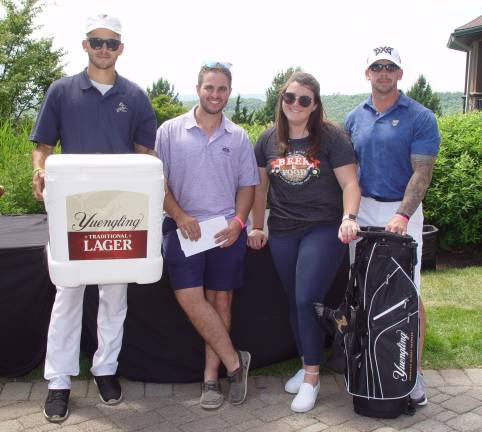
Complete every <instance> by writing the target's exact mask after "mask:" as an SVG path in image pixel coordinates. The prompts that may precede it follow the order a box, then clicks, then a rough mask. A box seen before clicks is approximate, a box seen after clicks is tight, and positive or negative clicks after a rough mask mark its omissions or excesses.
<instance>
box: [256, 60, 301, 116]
mask: <svg viewBox="0 0 482 432" xmlns="http://www.w3.org/2000/svg"><path fill="white" fill-rule="evenodd" d="M300 70H301V69H300V68H299V67H296V68H293V67H289V68H288V69H286V70H285V71H281V72H278V73H277V74H276V75H275V76H274V78H273V81H272V82H271V86H270V87H268V88H267V89H266V92H265V94H266V103H265V105H264V108H263V110H262V112H258V113H257V115H256V120H257V121H258V122H260V123H269V122H272V121H274V118H275V114H276V104H277V103H278V98H279V92H280V90H281V87H283V84H284V83H285V82H286V81H287V80H288V78H289V77H290V76H291V75H292V74H293V73H294V72H298V71H300Z"/></svg>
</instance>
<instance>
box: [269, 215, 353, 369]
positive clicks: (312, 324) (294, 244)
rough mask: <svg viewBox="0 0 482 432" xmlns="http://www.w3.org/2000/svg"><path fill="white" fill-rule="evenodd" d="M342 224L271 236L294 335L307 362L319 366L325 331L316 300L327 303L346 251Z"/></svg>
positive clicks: (275, 262)
mask: <svg viewBox="0 0 482 432" xmlns="http://www.w3.org/2000/svg"><path fill="white" fill-rule="evenodd" d="M338 227H339V225H338V224H336V225H316V226H314V227H311V228H309V229H307V230H304V231H302V232H300V233H296V234H293V235H288V236H280V235H276V234H272V233H270V236H269V246H270V249H271V254H272V256H273V262H274V264H275V267H276V270H277V272H278V275H279V277H280V279H281V282H282V284H283V287H284V289H285V290H286V292H287V294H288V300H289V306H290V322H291V328H292V330H293V335H294V337H295V341H296V345H297V347H298V352H299V354H300V356H303V358H304V363H305V364H306V365H319V364H320V362H321V358H322V353H323V348H324V344H325V333H324V331H323V329H322V328H321V327H320V325H319V323H318V321H317V318H316V316H315V313H314V310H313V302H321V303H322V302H323V299H324V298H325V295H326V293H327V292H328V290H329V288H330V286H331V284H332V282H333V280H334V278H335V276H336V273H337V271H338V268H339V266H340V264H341V262H342V259H343V256H344V254H345V252H346V248H347V246H346V245H344V244H343V243H342V242H341V241H340V240H338Z"/></svg>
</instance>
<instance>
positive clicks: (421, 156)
mask: <svg viewBox="0 0 482 432" xmlns="http://www.w3.org/2000/svg"><path fill="white" fill-rule="evenodd" d="M365 76H366V79H367V80H368V81H370V84H371V87H372V94H371V96H369V97H368V99H367V100H366V101H365V102H363V103H362V104H360V105H359V106H358V107H356V108H355V109H354V110H353V111H352V112H350V113H349V114H348V116H347V118H346V120H345V129H346V131H347V133H348V134H349V135H350V136H351V140H352V142H353V146H354V148H355V152H356V155H357V159H358V163H359V180H360V188H361V192H362V198H361V202H360V210H359V214H358V223H359V225H360V226H384V227H385V229H386V230H387V231H391V232H395V233H398V234H402V235H403V234H407V233H408V234H409V235H411V236H412V237H413V238H414V239H415V241H416V242H417V243H418V248H417V259H418V262H417V265H416V267H415V274H414V283H415V285H416V287H417V290H418V293H419V296H420V265H421V258H422V230H423V213H422V200H423V198H424V196H425V193H426V191H427V188H428V186H429V185H430V181H431V180H432V169H433V165H434V163H435V158H436V156H437V153H438V146H439V143H440V136H439V132H438V127H437V121H436V119H435V116H434V115H433V113H432V111H430V110H429V109H427V108H425V107H424V106H422V105H420V104H419V103H418V102H416V101H414V100H413V99H411V98H409V97H408V96H406V95H405V94H404V93H403V92H401V91H399V90H398V88H397V84H398V81H400V80H401V79H402V76H403V70H402V69H401V59H400V55H399V54H398V51H397V50H396V49H395V48H392V47H389V46H380V47H377V48H374V49H373V50H372V51H370V54H369V56H368V60H367V68H366V70H365ZM419 316H420V339H419V362H418V365H419V370H418V375H417V383H416V385H415V387H414V389H413V391H412V393H411V394H410V396H411V398H412V401H413V402H414V403H416V404H418V405H425V404H426V403H427V397H426V392H425V382H424V379H423V374H422V351H423V343H424V336H425V310H424V307H423V304H422V302H421V301H420V314H419Z"/></svg>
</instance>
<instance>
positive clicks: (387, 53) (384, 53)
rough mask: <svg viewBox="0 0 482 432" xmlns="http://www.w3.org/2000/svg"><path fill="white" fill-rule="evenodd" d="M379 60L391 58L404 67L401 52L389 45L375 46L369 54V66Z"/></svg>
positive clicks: (393, 61)
mask: <svg viewBox="0 0 482 432" xmlns="http://www.w3.org/2000/svg"><path fill="white" fill-rule="evenodd" d="M377 60H390V61H391V62H392V63H395V64H396V65H397V66H398V67H402V60H401V59H400V54H398V51H397V50H396V49H395V48H392V47H389V46H380V47H377V48H373V49H372V50H371V51H370V54H368V58H367V66H371V65H372V64H373V63H375V62H376V61H377Z"/></svg>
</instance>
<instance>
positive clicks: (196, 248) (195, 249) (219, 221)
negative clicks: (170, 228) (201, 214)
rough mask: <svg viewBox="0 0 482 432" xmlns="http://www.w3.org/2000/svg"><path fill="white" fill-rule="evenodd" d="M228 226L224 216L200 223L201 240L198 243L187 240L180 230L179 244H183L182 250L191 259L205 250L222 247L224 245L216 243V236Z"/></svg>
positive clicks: (178, 231)
mask: <svg viewBox="0 0 482 432" xmlns="http://www.w3.org/2000/svg"><path fill="white" fill-rule="evenodd" d="M227 226H228V222H227V221H226V219H225V217H224V216H217V217H215V218H213V219H208V220H205V221H202V222H199V227H200V228H201V238H200V239H199V240H198V241H191V240H189V239H185V238H184V237H183V235H182V234H181V230H180V229H179V228H178V229H177V236H178V237H179V243H181V249H182V251H183V252H184V255H185V256H186V257H189V256H191V255H195V254H197V253H199V252H204V251H205V250H208V249H212V248H215V247H217V246H220V245H221V244H222V243H215V242H214V241H215V239H214V236H215V234H217V233H218V232H219V231H221V230H223V229H224V228H227Z"/></svg>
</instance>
